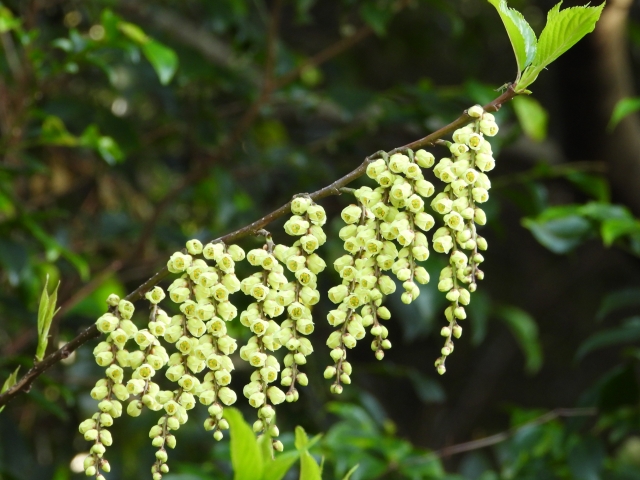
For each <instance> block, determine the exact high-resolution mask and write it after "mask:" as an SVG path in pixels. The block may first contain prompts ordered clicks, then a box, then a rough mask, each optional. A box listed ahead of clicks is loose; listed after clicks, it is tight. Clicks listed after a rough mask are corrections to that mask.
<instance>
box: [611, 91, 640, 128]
mask: <svg viewBox="0 0 640 480" xmlns="http://www.w3.org/2000/svg"><path fill="white" fill-rule="evenodd" d="M638 110H640V97H626V98H621V99H620V100H618V103H616V106H615V107H613V113H612V114H611V119H610V120H609V125H608V126H607V129H608V130H609V131H612V130H613V129H614V128H616V126H617V125H618V123H620V120H622V119H623V118H624V117H626V116H627V115H631V114H632V113H633V112H637V111H638Z"/></svg>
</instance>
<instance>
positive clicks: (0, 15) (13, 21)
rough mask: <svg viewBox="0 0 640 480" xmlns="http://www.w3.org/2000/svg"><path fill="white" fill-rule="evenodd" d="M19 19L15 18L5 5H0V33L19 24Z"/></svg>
mask: <svg viewBox="0 0 640 480" xmlns="http://www.w3.org/2000/svg"><path fill="white" fill-rule="evenodd" d="M20 23H21V20H20V19H18V18H15V17H14V16H13V13H11V10H9V9H8V8H7V7H0V33H6V32H8V31H10V30H13V29H14V28H17V27H19V26H20Z"/></svg>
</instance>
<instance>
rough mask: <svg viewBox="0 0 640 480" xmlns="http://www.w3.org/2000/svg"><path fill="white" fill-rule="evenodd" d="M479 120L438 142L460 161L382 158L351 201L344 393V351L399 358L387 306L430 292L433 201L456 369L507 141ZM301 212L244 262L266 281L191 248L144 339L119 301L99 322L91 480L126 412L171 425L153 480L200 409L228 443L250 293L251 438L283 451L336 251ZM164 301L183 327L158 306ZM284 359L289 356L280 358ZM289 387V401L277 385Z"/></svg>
mask: <svg viewBox="0 0 640 480" xmlns="http://www.w3.org/2000/svg"><path fill="white" fill-rule="evenodd" d="M468 114H469V116H470V117H471V118H472V121H471V122H470V123H469V125H467V126H465V127H463V128H460V129H458V130H456V131H455V132H454V134H453V142H439V143H442V144H445V145H446V146H447V147H448V148H449V151H450V152H451V157H446V158H442V159H440V160H439V161H438V163H437V164H435V157H434V156H433V155H432V154H431V153H429V152H427V151H425V150H418V151H417V152H415V153H414V152H413V151H411V150H404V151H401V152H398V153H394V154H392V155H390V156H389V155H387V154H386V153H382V154H380V158H378V159H377V160H375V161H373V162H371V163H370V164H369V165H368V167H367V170H366V173H367V175H368V177H370V178H371V179H373V180H375V181H376V183H377V186H376V187H375V188H371V187H367V186H364V187H361V188H358V189H357V190H352V189H347V190H349V191H350V192H351V193H353V194H354V196H355V202H354V203H353V204H351V205H349V206H347V207H346V208H344V209H343V210H342V213H341V218H342V220H343V221H344V222H345V226H344V227H343V228H341V230H340V232H339V237H340V239H341V240H342V241H343V242H344V244H343V246H344V250H345V251H346V253H345V255H343V256H341V257H340V258H338V259H337V260H335V261H334V263H333V266H334V268H335V270H336V271H337V272H338V274H339V276H340V278H341V282H340V284H339V285H336V286H334V287H332V288H331V289H329V292H328V297H329V299H330V301H332V302H333V303H334V304H335V305H336V307H335V308H334V309H332V310H331V311H330V312H329V313H328V315H327V320H328V322H329V324H330V325H331V326H332V327H335V328H336V330H335V331H334V332H333V333H331V335H330V336H329V339H328V340H327V345H328V346H329V348H330V350H331V351H330V356H331V358H332V359H333V365H330V366H328V367H327V368H326V370H325V372H324V376H325V378H327V379H333V383H332V385H331V391H332V392H334V393H341V392H342V391H343V385H344V384H349V383H351V374H352V366H351V364H350V363H349V362H348V361H347V350H348V349H351V348H354V347H355V345H356V344H357V342H358V341H359V340H362V339H363V338H364V337H365V335H366V333H367V329H368V330H369V333H370V334H371V336H372V342H371V349H372V350H373V351H374V354H375V357H376V358H377V359H379V360H381V359H382V358H383V357H384V355H385V350H388V349H389V348H391V342H390V340H389V339H388V334H389V332H388V329H387V328H386V327H385V326H384V325H383V324H382V323H383V321H385V320H388V319H389V318H390V317H391V314H390V312H389V309H387V308H386V307H385V306H384V305H383V304H382V303H383V300H384V298H385V297H386V296H388V295H391V294H393V293H394V292H395V290H396V288H397V287H396V285H397V284H400V285H401V286H402V290H403V291H402V294H401V300H402V302H404V303H405V304H409V303H411V302H413V301H414V300H415V299H416V298H417V297H418V295H419V294H420V288H419V287H418V284H426V283H428V282H429V279H430V278H429V274H428V272H427V270H426V269H425V268H424V266H422V265H421V262H424V261H425V260H427V259H428V258H429V254H430V250H429V240H428V237H427V233H428V232H430V231H431V230H432V228H433V227H434V226H435V224H436V219H434V217H433V216H432V215H431V214H430V213H427V211H426V210H427V208H428V207H427V204H426V201H429V202H430V203H429V205H428V206H429V207H430V208H431V210H432V211H433V212H435V213H436V214H437V217H438V218H439V219H440V220H441V221H442V225H443V226H441V227H440V228H437V229H436V230H435V232H434V233H433V235H432V236H431V242H432V249H433V250H435V251H436V252H437V253H441V254H446V255H448V256H449V262H448V265H447V266H446V267H445V268H444V269H442V271H441V272H440V277H439V281H438V289H439V290H440V291H442V292H443V293H445V294H446V298H447V300H448V301H449V302H450V305H449V306H448V307H447V309H446V310H445V317H446V319H447V322H448V325H447V326H445V327H443V328H442V331H441V333H442V335H443V336H444V337H445V338H446V340H445V345H444V347H443V348H442V356H441V357H440V358H438V360H437V361H436V368H437V370H438V372H439V373H441V374H442V373H444V372H445V360H446V358H447V356H448V355H449V354H450V353H451V352H452V351H453V340H452V338H453V337H456V338H459V337H460V335H461V333H462V328H461V327H460V325H459V324H458V322H459V321H460V320H463V319H464V318H466V311H465V309H464V307H465V306H466V305H468V304H469V302H470V296H471V293H472V292H474V291H475V290H476V288H477V281H478V280H482V278H483V276H484V274H483V272H482V271H481V270H480V268H479V265H480V264H481V263H482V262H483V260H484V259H483V257H482V255H481V254H480V253H479V250H486V248H487V242H486V240H485V239H484V238H482V237H481V236H480V235H478V233H477V231H476V225H484V223H485V222H486V216H485V214H484V211H483V210H482V209H481V208H480V207H479V206H478V205H479V204H481V203H484V202H486V201H487V200H488V198H489V195H488V190H489V188H490V187H491V182H490V181H489V178H488V177H487V175H486V173H485V172H488V171H490V170H491V169H493V168H494V166H495V160H494V159H493V156H492V150H491V146H490V144H489V143H488V141H487V140H486V138H485V137H490V136H493V135H495V134H496V133H497V132H498V127H497V125H496V123H495V119H494V117H493V116H492V115H491V114H489V113H486V112H484V111H483V110H482V108H481V107H480V106H475V107H472V108H470V109H469V110H468ZM434 164H435V167H434ZM432 167H433V174H434V175H435V177H436V178H438V179H439V180H440V181H442V182H443V183H444V184H445V186H444V189H443V191H442V192H441V193H439V194H437V195H435V191H436V188H435V187H434V185H433V184H432V183H431V182H429V181H428V180H426V179H425V178H424V174H423V169H430V168H432ZM434 195H435V196H434ZM291 213H292V216H291V217H290V218H289V219H288V220H287V222H286V223H285V225H284V230H285V232H286V233H287V234H288V235H290V236H293V237H295V238H296V240H295V241H294V243H293V244H292V245H291V246H287V245H282V244H279V245H276V244H274V242H273V241H272V238H271V235H270V234H269V233H268V232H266V231H264V230H261V231H260V232H259V234H260V235H262V236H264V237H265V244H264V246H263V247H262V248H256V249H253V250H250V251H249V252H248V254H246V261H247V262H248V263H249V264H250V265H251V266H252V267H255V268H257V271H255V273H253V274H251V275H249V276H248V277H247V278H244V279H243V280H242V281H240V280H239V279H238V278H237V276H236V272H235V267H236V263H237V262H241V261H243V260H245V252H244V250H243V249H242V248H240V247H238V246H237V245H225V244H224V243H220V242H219V243H208V244H207V245H203V244H202V243H201V242H200V241H198V240H190V241H189V242H187V244H186V249H185V250H183V251H181V252H176V253H174V254H173V255H172V256H171V257H170V259H169V261H168V263H167V268H168V270H169V272H171V273H173V274H176V275H177V278H176V279H175V280H174V281H173V282H172V283H171V284H170V285H169V286H168V288H167V289H166V292H165V290H163V289H162V288H161V287H159V286H156V287H154V288H153V289H151V290H150V291H148V292H147V293H146V295H145V297H146V299H147V301H148V302H149V304H150V313H149V317H148V322H147V325H146V328H138V327H137V326H136V325H135V324H134V323H133V321H132V316H133V313H134V306H133V304H132V303H131V302H129V301H127V300H125V299H120V298H119V297H117V296H116V295H111V296H109V298H108V299H107V303H108V305H109V309H108V312H107V313H105V314H104V315H103V316H101V317H100V318H99V319H98V320H97V327H98V329H99V331H100V332H102V333H103V334H105V335H106V339H105V340H104V341H102V342H100V343H99V344H98V345H97V346H96V348H95V349H94V356H95V359H96V363H98V365H100V366H101V367H104V368H105V378H102V379H100V380H99V381H98V382H97V383H96V386H95V387H94V388H93V389H92V390H91V396H92V397H93V398H94V399H95V400H97V401H98V402H99V403H98V411H97V412H96V413H95V414H94V415H93V416H92V417H91V418H89V419H87V420H85V421H84V422H82V423H81V425H80V433H81V434H82V435H84V437H85V439H86V440H87V441H90V442H93V445H92V446H91V450H90V454H89V456H87V458H86V459H85V472H86V474H87V475H88V476H95V478H96V479H97V480H103V479H104V476H103V475H102V472H109V469H110V466H109V463H108V461H107V460H106V459H105V458H104V453H105V450H106V447H108V446H109V445H111V443H112V438H111V434H110V433H109V430H108V427H110V426H111V425H112V424H113V420H114V418H117V417H119V416H121V415H122V411H123V408H124V407H123V403H124V402H128V405H127V407H126V412H127V413H128V414H129V415H130V416H133V417H137V416H139V415H140V414H141V412H142V410H143V409H144V408H147V409H149V410H151V411H157V412H161V415H160V418H159V420H158V422H157V424H156V425H154V426H153V427H152V428H151V430H150V432H149V436H150V438H151V441H152V444H153V445H154V446H155V447H156V448H157V449H158V450H157V451H156V461H155V463H154V464H153V466H152V469H151V470H152V477H153V479H154V480H159V479H160V478H162V476H163V474H164V473H166V472H168V471H169V468H168V466H167V459H168V454H167V450H166V448H167V447H169V448H174V447H175V445H176V438H175V436H174V435H173V433H172V432H173V431H175V430H178V429H179V428H180V426H181V425H183V424H184V423H185V422H187V420H188V418H189V411H190V410H191V409H193V408H194V407H195V405H196V403H197V402H200V403H201V404H203V405H205V406H207V408H208V417H207V419H206V420H205V422H204V428H205V429H206V430H208V431H211V432H212V434H213V438H214V439H216V440H220V439H222V438H223V436H224V433H223V432H224V431H225V430H227V429H228V428H229V424H228V422H227V421H226V419H225V418H224V417H223V413H224V407H225V406H229V405H232V404H234V403H235V402H236V400H237V395H236V393H235V392H234V391H233V390H232V389H231V388H230V383H231V375H232V372H233V370H234V364H233V361H232V359H231V357H230V356H231V355H232V354H233V353H234V352H235V351H236V350H237V347H238V345H237V341H236V339H234V338H232V337H231V336H229V335H228V333H227V325H228V322H231V321H232V320H234V319H235V318H236V317H237V316H238V310H237V308H236V306H235V305H234V304H233V303H232V302H231V300H230V298H231V296H232V295H233V294H235V293H236V292H239V291H241V292H242V293H243V294H244V295H246V296H247V297H250V298H251V303H250V304H249V305H248V307H247V308H246V309H245V310H244V311H242V312H241V313H240V315H239V320H240V323H241V324H242V325H243V326H244V327H246V328H248V329H249V330H250V332H251V337H250V338H249V340H248V342H247V343H246V344H245V345H243V346H242V347H241V348H240V349H239V354H240V358H241V359H242V360H244V361H246V362H248V363H249V364H250V365H251V366H252V367H253V368H254V371H253V373H252V374H251V378H250V382H249V383H248V384H247V385H246V386H245V387H244V388H243V394H244V396H245V397H246V398H247V399H248V402H249V404H250V405H252V406H253V407H254V408H256V409H257V417H258V418H257V420H256V421H255V423H254V425H253V429H254V431H255V432H256V433H257V434H259V435H262V434H267V435H269V436H270V437H271V438H272V439H273V440H272V446H273V448H274V449H275V450H282V443H281V442H280V441H279V440H277V437H278V435H279V431H278V427H277V425H276V423H275V416H276V411H275V407H276V405H278V404H280V403H282V402H284V401H285V400H286V401H288V402H293V401H296V400H298V398H299V392H298V389H297V386H306V385H307V384H308V381H309V380H308V378H307V375H306V374H305V373H304V372H303V371H302V370H303V368H304V365H305V364H306V363H307V357H308V356H309V355H310V354H311V353H312V352H313V346H312V344H311V341H310V340H309V338H308V336H309V335H310V334H311V333H312V332H313V331H314V321H313V317H312V309H313V306H314V305H315V304H317V303H318V301H319V300H320V292H319V291H318V275H319V274H320V273H321V272H322V271H324V270H325V268H326V263H325V261H324V260H323V259H322V258H321V257H320V256H319V255H318V253H317V250H318V248H319V247H321V246H322V245H323V244H324V243H325V242H326V240H327V237H326V234H325V233H324V231H323V228H322V227H323V225H324V224H325V223H326V221H327V217H326V213H325V211H324V209H323V208H322V207H321V206H320V205H317V204H316V203H314V202H313V200H312V199H311V198H310V197H309V196H308V195H299V196H296V197H295V198H294V199H293V200H292V202H291ZM167 294H168V297H169V299H170V300H171V302H172V303H173V304H174V306H173V307H172V308H171V310H172V311H175V312H176V314H174V315H170V314H169V313H167V312H166V311H164V310H162V309H161V308H160V307H159V304H160V303H161V302H162V301H163V300H164V299H165V297H166V296H167ZM178 312H179V313H178ZM165 345H166V347H165ZM167 347H168V348H169V349H170V350H171V353H169V352H168V351H167ZM282 347H284V350H286V352H287V353H285V354H284V355H276V352H277V351H278V350H280V349H281V348H282ZM127 348H128V349H127ZM282 364H283V365H282ZM163 369H164V372H165V373H164V375H165V377H166V378H167V379H168V380H169V381H170V382H173V383H174V384H175V385H174V386H173V387H172V388H170V389H168V390H161V387H160V385H159V384H158V383H157V382H156V381H154V378H155V376H156V374H157V373H158V372H160V371H161V370H163ZM125 377H126V378H125ZM278 380H279V382H280V385H281V386H282V387H285V389H286V392H285V391H284V390H281V389H280V388H279V387H278V386H276V385H275V384H276V382H277V381H278Z"/></svg>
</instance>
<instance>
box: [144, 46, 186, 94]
mask: <svg viewBox="0 0 640 480" xmlns="http://www.w3.org/2000/svg"><path fill="white" fill-rule="evenodd" d="M142 53H144V56H145V57H147V60H149V63H150V64H151V66H152V67H153V69H154V70H155V71H156V74H157V75H158V78H159V79H160V83H161V84H162V85H167V84H168V83H169V82H170V81H171V79H172V78H173V76H174V75H175V73H176V70H177V68H178V55H176V52H174V51H173V50H171V49H170V48H169V47H166V46H164V45H162V44H161V43H159V42H156V41H155V40H149V41H148V42H146V43H145V44H144V45H142Z"/></svg>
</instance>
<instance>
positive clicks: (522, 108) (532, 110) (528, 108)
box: [513, 95, 548, 142]
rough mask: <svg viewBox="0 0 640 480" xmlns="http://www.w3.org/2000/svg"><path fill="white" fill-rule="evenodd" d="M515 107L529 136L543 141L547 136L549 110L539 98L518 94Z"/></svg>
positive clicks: (537, 140)
mask: <svg viewBox="0 0 640 480" xmlns="http://www.w3.org/2000/svg"><path fill="white" fill-rule="evenodd" d="M513 109H514V110H515V112H516V116H517V117H518V121H519V122H520V126H521V127H522V130H523V131H524V133H525V134H526V135H527V137H529V138H531V139H532V140H535V141H536V142H541V141H542V140H544V139H545V138H546V137H547V122H548V115H547V111H546V110H545V109H544V107H543V106H542V105H540V103H539V102H538V101H537V100H535V99H533V98H531V97H525V96H522V95H520V96H517V97H515V98H514V99H513Z"/></svg>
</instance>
